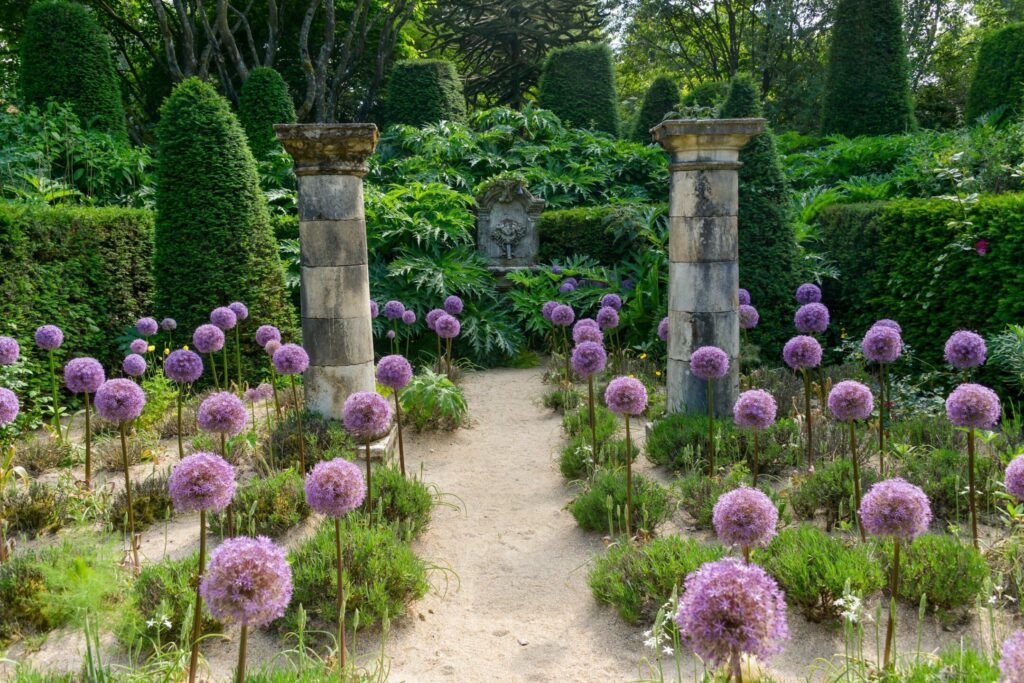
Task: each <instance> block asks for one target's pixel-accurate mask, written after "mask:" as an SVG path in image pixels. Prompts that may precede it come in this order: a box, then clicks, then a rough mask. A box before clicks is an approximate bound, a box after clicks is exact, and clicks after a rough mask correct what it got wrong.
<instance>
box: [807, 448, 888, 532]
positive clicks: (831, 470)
mask: <svg viewBox="0 0 1024 683" xmlns="http://www.w3.org/2000/svg"><path fill="white" fill-rule="evenodd" d="M860 479H861V490H862V491H867V490H868V489H869V488H870V487H871V485H872V484H874V483H875V482H876V481H878V474H877V473H876V472H875V471H874V470H873V469H870V468H867V467H861V468H860ZM853 499H854V492H853V464H852V463H851V462H850V460H849V458H843V459H841V460H834V461H832V462H830V463H828V464H826V465H824V466H823V467H820V468H819V469H816V470H815V471H814V472H813V473H811V474H809V475H806V476H801V477H794V480H793V488H792V489H790V491H789V503H790V505H791V506H792V508H793V511H794V512H795V513H796V516H797V517H799V518H801V519H813V518H814V516H815V514H817V512H818V511H819V510H824V512H825V530H826V531H831V530H832V528H833V527H835V525H836V524H837V523H839V522H850V523H852V519H853V518H852V511H853V509H854V502H853Z"/></svg>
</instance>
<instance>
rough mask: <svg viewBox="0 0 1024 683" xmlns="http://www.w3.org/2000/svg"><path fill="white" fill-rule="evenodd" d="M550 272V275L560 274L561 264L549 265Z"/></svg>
mask: <svg viewBox="0 0 1024 683" xmlns="http://www.w3.org/2000/svg"><path fill="white" fill-rule="evenodd" d="M551 274H552V275H561V274H562V266H559V265H557V264H556V265H553V266H551Z"/></svg>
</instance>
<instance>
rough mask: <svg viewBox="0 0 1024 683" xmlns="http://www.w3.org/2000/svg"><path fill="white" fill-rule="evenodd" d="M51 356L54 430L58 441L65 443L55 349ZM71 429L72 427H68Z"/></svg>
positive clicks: (51, 350) (51, 351) (50, 353)
mask: <svg viewBox="0 0 1024 683" xmlns="http://www.w3.org/2000/svg"><path fill="white" fill-rule="evenodd" d="M47 353H48V354H49V356H50V384H51V386H52V387H53V428H54V430H55V431H56V432H57V439H58V440H59V441H61V442H63V441H64V431H63V429H62V428H61V425H60V410H59V407H60V389H59V387H58V384H57V362H56V360H55V359H54V357H53V349H50V350H49V351H48V352H47ZM68 429H69V430H70V429H71V425H68Z"/></svg>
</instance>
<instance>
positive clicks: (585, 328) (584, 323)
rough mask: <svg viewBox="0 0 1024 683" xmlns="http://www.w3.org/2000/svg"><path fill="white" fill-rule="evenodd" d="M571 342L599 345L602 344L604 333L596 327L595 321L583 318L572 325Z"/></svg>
mask: <svg viewBox="0 0 1024 683" xmlns="http://www.w3.org/2000/svg"><path fill="white" fill-rule="evenodd" d="M572 341H573V343H574V344H580V343H582V342H597V343H598V344H601V343H603V342H604V333H603V332H601V328H600V327H598V326H597V323H596V322H595V321H593V320H591V319H590V318H583V319H582V320H579V321H577V322H576V324H575V325H573V328H572Z"/></svg>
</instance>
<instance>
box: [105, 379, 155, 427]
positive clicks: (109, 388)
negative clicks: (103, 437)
mask: <svg viewBox="0 0 1024 683" xmlns="http://www.w3.org/2000/svg"><path fill="white" fill-rule="evenodd" d="M95 404H96V412H97V413H99V415H100V417H102V418H103V419H105V420H108V421H110V422H115V423H117V424H120V423H122V422H130V421H131V420H134V419H135V418H137V417H138V416H139V415H142V409H143V408H144V407H145V405H146V394H145V392H143V391H142V387H140V386H139V385H138V384H136V383H135V382H133V381H131V380H130V379H124V378H118V379H108V380H107V381H106V382H104V383H103V384H101V385H100V388H99V389H97V390H96V399H95Z"/></svg>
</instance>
